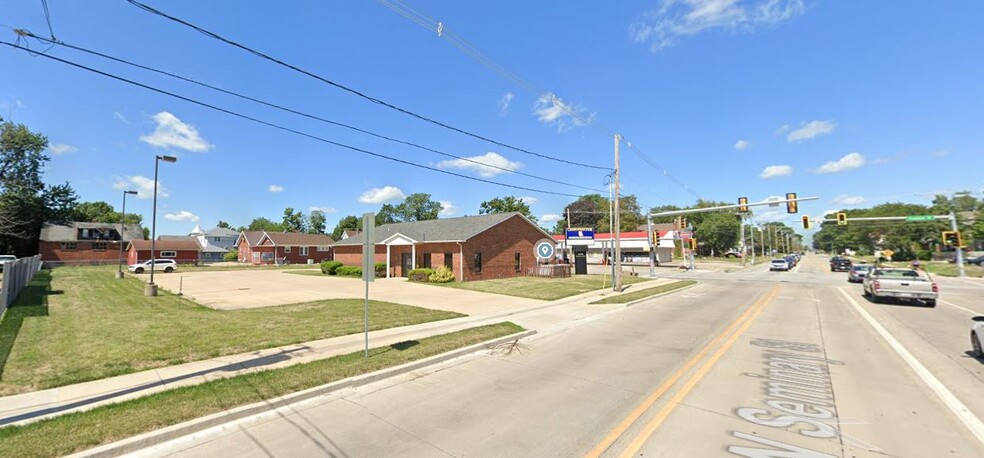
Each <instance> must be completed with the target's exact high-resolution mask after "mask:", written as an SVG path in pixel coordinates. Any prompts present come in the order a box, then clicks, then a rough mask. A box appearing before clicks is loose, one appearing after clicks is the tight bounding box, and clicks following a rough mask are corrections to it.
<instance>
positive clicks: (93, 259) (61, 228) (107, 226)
mask: <svg viewBox="0 0 984 458" xmlns="http://www.w3.org/2000/svg"><path fill="white" fill-rule="evenodd" d="M124 228H125V230H124V231H123V233H122V234H120V225H119V224H113V223H81V222H72V223H64V224H56V223H45V224H44V226H42V227H41V234H40V242H39V244H38V245H39V246H38V248H39V252H40V253H41V259H42V260H43V261H45V262H49V263H51V262H54V263H64V264H69V265H72V264H91V263H110V262H119V259H120V244H121V243H122V244H123V248H124V250H125V249H126V246H127V244H128V243H129V242H130V241H131V240H143V228H141V227H140V225H139V224H127V225H125V226H124ZM124 256H126V254H125V253H124Z"/></svg>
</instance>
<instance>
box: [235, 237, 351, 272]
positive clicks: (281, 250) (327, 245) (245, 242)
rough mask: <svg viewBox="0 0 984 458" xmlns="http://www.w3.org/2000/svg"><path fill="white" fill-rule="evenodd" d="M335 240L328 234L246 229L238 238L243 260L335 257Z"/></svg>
mask: <svg viewBox="0 0 984 458" xmlns="http://www.w3.org/2000/svg"><path fill="white" fill-rule="evenodd" d="M334 242H335V241H334V240H332V238H331V237H329V236H327V235H324V234H302V233H297V232H265V231H244V232H243V233H242V234H240V236H239V240H237V241H236V248H237V250H238V251H239V261H240V262H251V263H253V264H283V263H284V262H285V261H286V262H287V263H289V264H307V263H309V262H310V263H319V262H321V261H327V260H330V259H331V245H332V243H334Z"/></svg>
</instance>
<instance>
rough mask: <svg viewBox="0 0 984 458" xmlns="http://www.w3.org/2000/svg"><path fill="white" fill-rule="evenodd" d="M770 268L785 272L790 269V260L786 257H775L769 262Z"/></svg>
mask: <svg viewBox="0 0 984 458" xmlns="http://www.w3.org/2000/svg"><path fill="white" fill-rule="evenodd" d="M769 270H770V271H776V270H781V271H783V272H785V271H787V270H789V261H787V260H785V259H773V260H772V262H771V263H769Z"/></svg>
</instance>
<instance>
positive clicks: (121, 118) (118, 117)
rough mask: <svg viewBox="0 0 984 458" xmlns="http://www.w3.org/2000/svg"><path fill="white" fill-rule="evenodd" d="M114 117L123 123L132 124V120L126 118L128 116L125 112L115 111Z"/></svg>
mask: <svg viewBox="0 0 984 458" xmlns="http://www.w3.org/2000/svg"><path fill="white" fill-rule="evenodd" d="M113 117H114V118H116V119H118V120H119V121H120V122H122V123H123V124H130V120H128V119H126V116H123V113H120V112H119V111H114V112H113Z"/></svg>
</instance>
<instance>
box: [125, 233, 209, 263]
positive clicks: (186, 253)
mask: <svg viewBox="0 0 984 458" xmlns="http://www.w3.org/2000/svg"><path fill="white" fill-rule="evenodd" d="M153 248H154V251H155V256H153V258H156V259H173V260H174V261H176V262H177V263H178V264H191V263H196V262H198V260H199V259H201V251H202V248H201V247H200V246H198V240H196V239H195V238H194V237H162V238H161V239H159V240H157V241H156V242H155V243H154V247H153ZM150 250H151V241H150V240H134V241H132V242H130V245H129V246H128V247H127V263H128V264H136V263H138V262H142V261H147V260H149V259H151V257H152V256H151V251H150Z"/></svg>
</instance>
